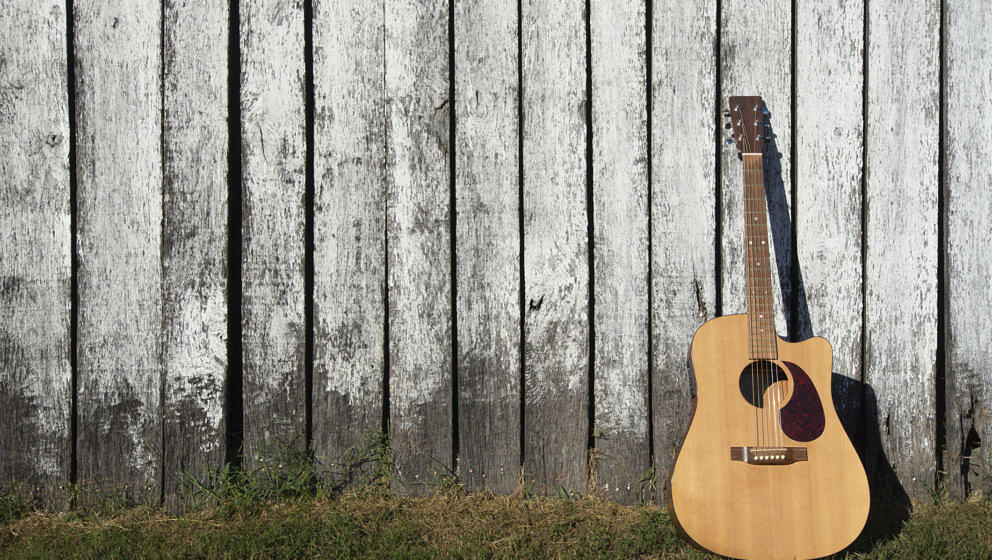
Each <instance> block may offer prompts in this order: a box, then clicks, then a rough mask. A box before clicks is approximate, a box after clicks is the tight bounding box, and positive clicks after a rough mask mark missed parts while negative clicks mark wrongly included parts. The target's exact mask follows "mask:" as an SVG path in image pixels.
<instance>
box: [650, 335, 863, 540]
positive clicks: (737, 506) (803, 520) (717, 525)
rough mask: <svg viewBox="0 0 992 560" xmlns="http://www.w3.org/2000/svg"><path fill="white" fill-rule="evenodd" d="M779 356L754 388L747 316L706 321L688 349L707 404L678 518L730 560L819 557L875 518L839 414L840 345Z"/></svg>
mask: <svg viewBox="0 0 992 560" xmlns="http://www.w3.org/2000/svg"><path fill="white" fill-rule="evenodd" d="M776 338H777V337H776ZM777 350H778V355H777V358H776V359H774V360H767V361H765V362H764V363H763V364H762V367H764V368H765V370H766V371H769V372H774V374H766V375H765V382H764V383H762V382H761V381H760V379H759V381H757V382H754V380H755V376H754V370H753V369H750V370H749V369H748V368H749V365H750V364H753V363H755V360H753V359H752V358H750V357H749V352H748V316H747V315H732V316H727V317H719V318H716V319H713V320H711V321H708V322H706V323H705V324H704V325H702V326H701V327H700V328H699V330H697V331H696V334H695V336H694V338H693V340H692V345H691V347H690V350H689V355H690V358H689V360H690V367H691V369H692V374H693V376H694V378H695V387H696V395H695V397H694V398H693V405H692V417H691V419H690V423H689V428H688V430H687V433H686V436H685V439H684V440H683V442H682V445H681V447H680V448H679V450H678V452H677V454H676V458H675V464H674V466H673V467H672V472H671V478H670V479H669V483H668V486H667V490H666V494H667V499H668V510H669V512H670V514H671V515H672V518H673V519H674V520H675V522H676V526H677V527H678V528H679V529H680V530H681V531H683V532H684V536H686V537H687V538H688V539H689V540H690V541H692V542H693V543H694V544H696V545H698V546H700V547H702V548H704V549H707V550H709V551H712V552H715V553H717V554H722V555H724V556H730V557H733V558H762V559H776V558H789V559H791V558H819V557H822V556H826V555H829V554H833V553H835V552H837V551H839V550H841V549H843V548H844V547H846V546H847V545H848V544H850V543H851V542H852V541H853V540H854V539H855V538H857V536H858V534H859V533H860V532H861V530H862V528H863V527H864V524H865V521H866V519H867V517H868V507H869V490H868V481H867V478H866V476H865V471H864V468H863V467H862V465H861V461H860V459H859V458H858V455H857V453H856V452H855V450H854V447H853V446H852V445H851V442H850V440H849V439H848V436H847V434H846V432H845V431H844V428H843V427H842V426H841V423H840V420H839V419H838V417H837V414H836V412H835V410H834V406H833V399H832V396H831V391H830V377H831V348H830V344H829V343H828V342H827V341H826V340H825V339H823V338H812V339H809V340H805V341H802V342H799V343H789V342H786V341H784V340H782V339H780V338H778V344H777ZM771 364H774V366H778V367H777V368H776V367H773V366H772V365H771ZM752 368H753V366H752ZM759 406H760V408H759ZM794 438H796V439H794ZM762 440H763V441H762ZM759 444H761V445H759ZM747 446H751V447H750V448H748V449H747V450H746V453H747V456H746V457H745V456H744V454H745V451H743V450H742V449H741V448H744V447H747ZM732 448H738V450H737V451H736V452H734V451H732ZM735 453H736V459H734V458H732V456H733V455H734V454H735ZM762 453H764V454H765V455H764V456H763V455H762ZM802 455H805V457H804V458H803V457H802ZM781 458H784V459H785V460H782V459H781ZM748 461H753V462H748Z"/></svg>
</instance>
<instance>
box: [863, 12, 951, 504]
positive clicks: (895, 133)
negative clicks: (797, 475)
mask: <svg viewBox="0 0 992 560" xmlns="http://www.w3.org/2000/svg"><path fill="white" fill-rule="evenodd" d="M868 12H869V13H868V18H869V21H868V30H869V36H868V92H867V93H868V115H867V117H868V122H867V134H866V140H865V141H866V142H867V143H868V149H867V162H866V166H867V171H866V173H867V175H866V196H867V200H866V203H867V206H868V208H867V215H866V220H867V223H866V224H865V230H866V239H865V243H866V244H867V246H866V252H865V260H866V270H865V278H864V283H865V344H866V356H865V368H866V371H865V381H866V383H868V384H869V385H870V386H871V387H872V388H873V390H874V393H875V395H876V396H877V399H878V410H877V419H878V424H879V426H880V431H881V433H880V437H881V442H880V445H881V448H882V450H884V453H885V456H886V457H887V458H888V461H889V462H890V463H891V464H892V466H893V468H894V469H895V472H896V475H897V476H898V478H899V481H900V482H901V484H902V486H903V487H904V489H905V490H906V492H907V493H908V494H909V496H910V497H911V498H922V497H925V496H927V495H928V490H929V489H932V488H933V486H934V483H935V469H936V450H935V447H934V437H935V433H936V424H935V410H934V399H935V395H934V386H935V379H934V375H935V360H936V350H937V250H938V249H937V148H938V144H937V136H938V130H937V129H938V103H939V81H938V49H937V40H938V34H939V28H938V23H939V22H938V20H939V18H938V7H937V5H935V4H926V3H920V4H913V5H912V6H908V5H904V4H902V3H895V2H872V3H870V5H869V9H868ZM866 413H867V414H868V415H874V414H875V413H876V411H871V410H869V411H866ZM869 421H874V420H873V418H871V416H869ZM877 444H878V442H868V448H869V449H871V448H874V447H876V446H877ZM880 460H881V458H880V457H879V456H876V457H874V458H872V457H869V458H868V461H869V463H868V469H869V475H872V474H873V471H876V472H877V470H878V464H877V462H878V461H880Z"/></svg>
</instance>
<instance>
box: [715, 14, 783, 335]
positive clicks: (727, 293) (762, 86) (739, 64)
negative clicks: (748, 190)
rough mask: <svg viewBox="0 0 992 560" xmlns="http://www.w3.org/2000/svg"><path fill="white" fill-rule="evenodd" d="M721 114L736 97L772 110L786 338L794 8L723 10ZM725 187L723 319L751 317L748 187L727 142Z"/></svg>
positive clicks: (773, 192) (772, 220)
mask: <svg viewBox="0 0 992 560" xmlns="http://www.w3.org/2000/svg"><path fill="white" fill-rule="evenodd" d="M721 10H722V12H721V14H720V17H721V33H722V36H721V38H720V49H721V59H720V65H721V69H720V72H721V77H722V82H721V86H722V93H721V96H720V100H721V101H720V110H721V111H723V110H724V109H726V108H727V99H728V98H729V97H730V96H732V95H760V96H761V97H762V98H763V100H764V102H765V106H766V107H767V108H768V110H769V111H770V112H771V115H769V116H768V122H769V123H771V127H772V132H773V133H774V141H773V142H772V143H771V144H770V145H768V146H766V147H765V150H764V158H763V161H764V172H765V190H766V195H767V197H768V214H769V234H770V235H771V242H772V245H773V248H774V249H775V250H774V251H772V252H771V260H772V262H773V263H774V264H775V269H774V270H777V271H778V282H775V281H774V279H773V281H772V291H773V293H774V297H775V302H776V305H775V320H776V324H777V326H778V332H779V333H784V332H785V329H786V327H787V326H788V324H787V322H786V319H785V317H786V312H787V311H789V309H788V307H789V306H790V305H791V302H790V301H789V296H790V294H791V291H790V286H789V274H790V270H789V267H790V263H791V261H792V234H791V225H792V224H791V218H790V216H789V205H790V204H791V200H790V199H791V195H790V189H791V180H790V174H791V169H792V162H791V161H790V158H791V155H790V154H791V150H792V146H791V143H792V142H791V134H792V132H791V131H792V116H791V110H792V85H791V70H790V68H791V60H790V57H791V54H792V10H791V9H788V8H783V6H782V5H781V4H778V3H775V2H763V3H754V2H748V1H746V0H726V1H724V2H723V4H722V5H721ZM721 147H722V150H721V169H722V175H723V184H722V185H721V188H722V191H721V201H722V216H720V217H719V218H720V220H721V223H722V226H723V230H722V231H723V239H722V257H721V258H722V263H723V266H722V270H723V279H722V280H723V314H724V315H731V314H733V313H743V312H744V311H745V294H744V225H743V224H744V222H743V219H742V217H743V215H744V204H743V201H744V183H743V178H742V177H743V175H742V172H741V163H740V162H739V161H738V158H737V150H736V149H735V148H734V147H733V146H727V145H726V144H723V145H722V146H721Z"/></svg>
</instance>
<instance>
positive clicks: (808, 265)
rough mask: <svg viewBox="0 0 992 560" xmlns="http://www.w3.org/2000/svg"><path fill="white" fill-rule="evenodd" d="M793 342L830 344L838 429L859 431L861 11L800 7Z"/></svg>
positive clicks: (841, 4)
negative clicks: (817, 338)
mask: <svg viewBox="0 0 992 560" xmlns="http://www.w3.org/2000/svg"><path fill="white" fill-rule="evenodd" d="M795 17H796V29H797V32H796V42H797V44H796V76H795V80H796V122H795V127H796V161H795V162H793V163H794V165H795V167H796V200H795V201H794V204H795V205H796V260H797V262H798V263H799V271H800V275H799V282H798V283H797V285H796V286H793V288H794V290H795V291H794V293H795V294H796V295H797V296H798V297H797V299H796V303H797V305H796V309H795V312H796V314H797V315H796V322H797V327H798V328H797V335H798V337H799V338H800V339H805V338H809V337H811V336H813V335H814V334H816V335H821V336H823V337H825V338H826V339H827V340H829V341H830V343H831V344H832V345H833V348H834V362H833V363H834V372H836V373H839V374H840V375H843V376H846V377H848V378H850V379H852V380H853V381H854V382H857V383H845V384H842V385H841V386H842V387H843V393H841V394H835V395H834V404H835V405H836V406H837V407H838V412H839V414H840V416H841V421H843V422H844V424H845V426H846V427H847V428H848V430H849V431H852V432H853V431H855V430H857V431H860V430H861V427H860V426H859V421H858V419H859V418H860V415H861V406H860V404H861V389H860V381H861V379H862V371H861V335H862V329H861V319H862V305H861V289H862V283H861V271H862V261H861V246H862V245H861V242H862V239H861V225H862V224H861V210H862V200H861V187H862V184H861V182H862V163H863V162H862V152H863V149H864V134H863V132H864V126H863V125H864V120H863V116H864V115H863V108H864V107H863V103H862V98H863V96H862V94H863V80H862V71H863V64H864V5H863V3H861V2H849V1H841V0H837V1H831V2H810V1H801V2H798V3H797V4H796V14H795Z"/></svg>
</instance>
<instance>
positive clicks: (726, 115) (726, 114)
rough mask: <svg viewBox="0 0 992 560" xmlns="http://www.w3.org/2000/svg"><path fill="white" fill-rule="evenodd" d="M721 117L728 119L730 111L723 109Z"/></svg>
mask: <svg viewBox="0 0 992 560" xmlns="http://www.w3.org/2000/svg"><path fill="white" fill-rule="evenodd" d="M723 116H725V117H729V116H730V109H724V110H723Z"/></svg>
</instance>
